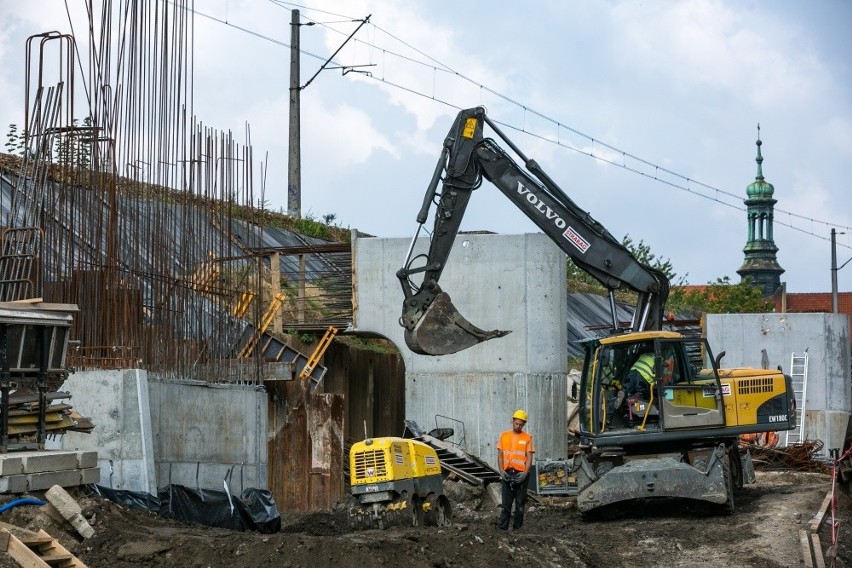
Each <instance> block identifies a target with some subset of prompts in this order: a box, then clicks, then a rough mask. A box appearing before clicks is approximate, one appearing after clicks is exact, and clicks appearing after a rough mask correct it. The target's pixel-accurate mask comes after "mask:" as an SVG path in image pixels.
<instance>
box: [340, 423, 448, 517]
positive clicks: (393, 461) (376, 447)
mask: <svg viewBox="0 0 852 568" xmlns="http://www.w3.org/2000/svg"><path fill="white" fill-rule="evenodd" d="M349 485H350V491H351V493H352V496H353V497H354V498H355V500H356V501H357V503H356V504H355V505H353V506H352V508H351V509H350V511H349V512H350V514H349V518H350V523H351V524H352V525H353V526H354V527H356V528H371V527H378V528H385V527H387V526H389V525H392V524H402V525H408V526H421V525H423V524H427V525H435V526H445V525H448V524H450V523H451V522H452V512H451V509H450V502H449V500H448V499H447V497H446V496H445V495H444V486H443V479H442V477H441V462H440V461H439V460H438V454H437V453H436V452H435V450H434V449H433V448H432V447H431V446H429V445H428V444H424V443H423V442H419V441H417V440H410V439H406V438H396V437H386V438H368V439H366V440H364V441H362V442H357V443H355V444H353V445H352V449H351V450H350V451H349Z"/></svg>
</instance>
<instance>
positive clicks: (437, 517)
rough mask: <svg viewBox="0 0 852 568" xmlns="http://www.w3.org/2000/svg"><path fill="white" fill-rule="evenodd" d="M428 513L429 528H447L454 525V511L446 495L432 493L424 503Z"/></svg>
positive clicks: (426, 520)
mask: <svg viewBox="0 0 852 568" xmlns="http://www.w3.org/2000/svg"><path fill="white" fill-rule="evenodd" d="M423 509H424V510H425V512H426V515H425V522H426V525H427V526H432V527H447V526H450V525H451V524H453V511H452V508H451V507H450V500H449V499H447V497H446V496H445V495H437V494H435V493H432V494H431V495H429V497H427V498H426V501H425V502H424V503H423Z"/></svg>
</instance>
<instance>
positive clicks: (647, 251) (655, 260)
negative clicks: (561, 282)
mask: <svg viewBox="0 0 852 568" xmlns="http://www.w3.org/2000/svg"><path fill="white" fill-rule="evenodd" d="M621 244H623V245H624V246H625V247H626V248H627V250H629V251H630V253H631V254H632V255H633V256H634V257H635V258H636V260H638V261H639V262H641V263H642V264H644V265H646V266H650V267H651V268H656V269H657V270H659V271H661V272H663V274H665V275H666V276H667V277H668V279H669V282H673V283H676V284H675V285H677V286H681V285H683V284H684V283H685V282H686V275H684V276H678V275H677V274H676V273H675V270H674V267H673V266H672V263H671V260H670V259H668V258H667V259H665V260H664V259H662V258H660V257H658V256H657V255H655V254H654V253H652V252H651V247H650V246H648V245H646V244H645V241H641V240H640V241H639V243H638V244H637V243H634V242H633V239H631V238H630V235H629V234H628V235H624V238H623V239H621ZM568 290H569V291H571V292H587V293H592V294H606V293H607V290H606V288H604V287H603V285H602V284H601V283H600V282H598V281H597V280H595V278H594V277H592V276H590V275H589V274H587V273H586V272H585V271H584V270H583V269H581V268H579V267H578V266H577V265H576V264H574V263H573V262H571V260H570V259H568Z"/></svg>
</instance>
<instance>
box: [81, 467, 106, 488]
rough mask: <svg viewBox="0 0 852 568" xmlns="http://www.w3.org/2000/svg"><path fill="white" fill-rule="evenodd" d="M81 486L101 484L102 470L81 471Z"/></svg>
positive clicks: (97, 468)
mask: <svg viewBox="0 0 852 568" xmlns="http://www.w3.org/2000/svg"><path fill="white" fill-rule="evenodd" d="M80 476H81V478H82V479H81V480H80V484H81V485H89V484H90V483H100V482H101V468H99V467H89V468H86V469H81V470H80Z"/></svg>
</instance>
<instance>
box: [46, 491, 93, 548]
mask: <svg viewBox="0 0 852 568" xmlns="http://www.w3.org/2000/svg"><path fill="white" fill-rule="evenodd" d="M44 496H45V497H46V498H47V500H48V501H49V502H50V504H51V505H53V506H54V507H56V510H57V511H59V514H60V515H62V516H63V517H64V518H65V519H66V520H67V521H68V522H69V523H71V525H73V527H74V528H75V529H76V530H77V532H78V533H80V536H82V537H83V538H89V537H91V536H92V535H94V534H95V531H94V529H93V528H92V527H91V525H89V522H88V521H87V520H86V519H84V518H83V515H82V509H81V508H80V505H79V504H78V503H77V501H75V500H74V498H73V497H71V495H69V494H68V492H67V491H65V490H64V489H63V488H62V487H60V486H59V485H54V486H53V487H51V488H50V489H48V490H47V491H46V492H45V494H44Z"/></svg>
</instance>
